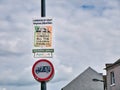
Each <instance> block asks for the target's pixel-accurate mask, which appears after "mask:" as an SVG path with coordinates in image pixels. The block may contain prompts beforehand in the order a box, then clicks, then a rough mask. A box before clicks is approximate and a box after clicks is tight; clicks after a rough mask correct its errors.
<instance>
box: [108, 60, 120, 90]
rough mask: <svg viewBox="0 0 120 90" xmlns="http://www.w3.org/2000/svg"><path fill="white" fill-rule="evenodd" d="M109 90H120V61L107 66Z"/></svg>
mask: <svg viewBox="0 0 120 90" xmlns="http://www.w3.org/2000/svg"><path fill="white" fill-rule="evenodd" d="M106 72H107V90H120V59H119V60H117V61H116V62H115V63H112V64H106Z"/></svg>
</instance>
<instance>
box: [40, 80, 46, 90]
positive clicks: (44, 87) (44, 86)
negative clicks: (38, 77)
mask: <svg viewBox="0 0 120 90" xmlns="http://www.w3.org/2000/svg"><path fill="white" fill-rule="evenodd" d="M41 90H47V88H46V82H41Z"/></svg>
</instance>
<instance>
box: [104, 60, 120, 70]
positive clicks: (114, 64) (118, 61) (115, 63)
mask: <svg viewBox="0 0 120 90" xmlns="http://www.w3.org/2000/svg"><path fill="white" fill-rule="evenodd" d="M117 65H120V59H118V60H117V61H116V62H114V63H110V64H106V68H105V69H108V68H111V67H114V66H117Z"/></svg>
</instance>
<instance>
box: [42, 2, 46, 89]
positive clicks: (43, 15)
mask: <svg viewBox="0 0 120 90" xmlns="http://www.w3.org/2000/svg"><path fill="white" fill-rule="evenodd" d="M45 16H46V8H45V0H41V17H45ZM41 90H47V88H46V82H45V81H43V82H41Z"/></svg>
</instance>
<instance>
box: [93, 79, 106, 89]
mask: <svg viewBox="0 0 120 90" xmlns="http://www.w3.org/2000/svg"><path fill="white" fill-rule="evenodd" d="M92 81H94V82H103V84H104V90H107V89H106V84H105V81H104V80H99V79H96V78H94V79H92Z"/></svg>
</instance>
